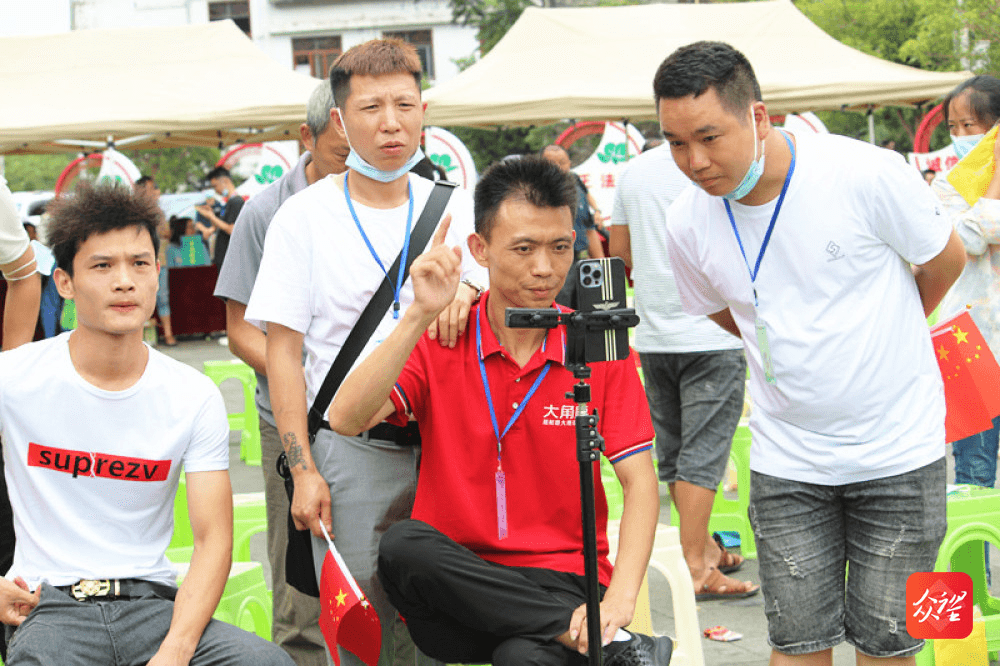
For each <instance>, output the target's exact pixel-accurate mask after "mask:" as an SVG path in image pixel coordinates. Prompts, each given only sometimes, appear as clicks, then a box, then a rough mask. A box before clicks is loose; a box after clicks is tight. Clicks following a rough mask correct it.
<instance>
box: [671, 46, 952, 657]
mask: <svg viewBox="0 0 1000 666" xmlns="http://www.w3.org/2000/svg"><path fill="white" fill-rule="evenodd" d="M653 87H654V91H655V95H656V100H657V111H658V115H659V120H660V126H661V128H662V129H663V132H664V136H665V137H666V139H667V142H668V143H669V144H670V150H671V152H672V153H673V157H674V160H675V161H676V162H677V165H678V166H679V167H680V169H681V170H682V171H683V172H684V174H685V175H686V176H688V178H690V179H691V180H693V181H694V182H695V183H696V184H697V185H698V188H691V189H690V190H688V191H687V192H685V193H684V194H682V195H681V197H680V198H679V199H678V200H677V201H676V202H675V203H674V205H673V207H672V208H671V210H670V215H669V220H668V241H669V245H668V250H669V253H670V263H671V265H672V266H673V269H674V276H675V278H676V280H677V285H678V289H679V291H680V296H681V301H682V303H683V305H684V309H685V311H687V312H689V313H691V314H701V315H708V316H709V318H711V319H712V320H714V321H715V322H716V323H717V324H719V325H720V326H722V327H723V328H724V329H726V330H727V331H729V332H730V333H732V334H733V335H736V336H739V337H742V339H743V344H744V350H745V352H746V357H747V363H748V365H749V367H750V392H751V396H752V398H753V411H752V413H751V421H750V428H751V432H752V434H753V446H752V449H751V458H750V468H751V480H750V519H751V522H752V523H753V526H754V534H755V536H756V537H757V544H758V553H759V556H760V573H761V581H762V584H763V591H764V602H765V607H764V610H765V613H766V615H767V618H768V633H769V642H770V644H771V646H772V647H773V649H774V651H773V652H772V656H771V664H772V665H775V666H782V665H786V664H810V665H813V664H830V663H832V647H833V646H834V645H836V644H837V643H839V642H841V641H843V640H844V639H845V638H846V639H847V640H848V641H849V642H850V643H851V644H853V645H854V647H855V648H856V650H857V659H858V663H859V664H861V665H863V666H864V665H868V664H878V663H885V661H884V660H890V659H894V661H892V662H891V663H893V664H906V663H910V664H912V663H913V658H912V655H914V654H916V653H917V652H918V651H919V650H920V649H921V647H922V643H923V641H921V640H916V639H914V638H912V637H911V636H910V635H909V634H908V633H906V630H905V627H906V599H905V594H906V592H905V590H906V579H907V577H908V576H909V574H911V573H914V572H916V571H930V570H933V568H934V562H935V559H936V556H937V550H938V546H939V545H940V542H941V539H942V538H943V537H944V532H945V497H944V493H945V489H944V486H945V463H944V413H945V405H944V396H943V388H942V381H941V375H940V372H939V370H938V367H937V363H936V360H935V357H934V351H933V348H932V346H931V340H930V335H929V333H928V329H927V325H926V322H925V319H924V318H925V316H926V315H927V314H929V313H930V312H931V311H932V310H933V309H934V308H935V306H936V305H937V304H938V302H939V301H940V300H941V298H942V297H943V296H944V294H945V292H946V291H947V290H948V287H949V286H950V285H951V284H952V283H953V282H954V281H955V279H956V278H957V277H958V275H959V274H960V273H961V270H962V266H963V264H964V259H965V258H964V251H963V249H962V244H961V241H960V240H959V239H958V236H956V235H955V234H954V233H953V232H952V230H951V227H950V225H949V224H948V221H947V219H945V218H944V217H943V216H942V215H941V212H940V208H939V206H938V203H937V200H936V198H935V197H934V196H933V193H931V192H930V191H929V189H928V188H927V186H926V185H925V184H924V182H923V180H922V179H921V178H920V174H919V173H917V172H916V171H915V170H914V169H913V168H912V167H910V166H908V165H907V164H906V163H905V162H904V160H903V159H902V158H901V157H900V156H899V155H898V154H894V153H892V152H889V151H885V150H881V149H879V148H878V147H875V146H870V145H868V144H864V143H861V142H858V141H855V140H853V139H847V138H844V137H839V136H833V135H816V136H811V135H809V136H807V135H803V136H792V135H791V134H788V133H783V132H779V131H775V130H773V129H772V127H771V125H770V122H769V119H768V113H767V108H766V107H765V105H764V103H763V102H761V101H760V99H761V95H760V87H759V85H758V83H757V81H756V78H755V76H754V74H753V69H752V67H751V66H750V63H749V62H748V61H747V59H746V58H745V57H744V56H743V55H742V54H741V53H739V52H738V51H736V50H735V49H733V48H732V47H730V46H729V45H727V44H721V43H718V42H699V43H696V44H691V45H689V46H686V47H682V48H680V49H678V50H677V51H675V52H674V53H673V54H672V55H671V56H670V57H668V58H667V59H666V60H665V61H664V62H663V63H662V64H661V65H660V68H659V69H658V71H657V73H656V76H655V78H654V82H653ZM765 158H766V159H765ZM845 563H849V565H850V566H849V570H848V573H847V575H846V579H845ZM845 589H846V594H845Z"/></svg>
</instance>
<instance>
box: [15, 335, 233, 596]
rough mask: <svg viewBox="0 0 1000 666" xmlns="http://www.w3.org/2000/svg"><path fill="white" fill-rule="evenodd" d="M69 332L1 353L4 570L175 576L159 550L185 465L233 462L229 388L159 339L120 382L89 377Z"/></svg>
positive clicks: (63, 578)
mask: <svg viewBox="0 0 1000 666" xmlns="http://www.w3.org/2000/svg"><path fill="white" fill-rule="evenodd" d="M71 335H72V332H67V333H63V334H62V335H59V336H57V337H55V338H50V339H48V340H43V341H41V342H35V343H32V344H28V345H24V346H22V347H19V348H17V349H14V350H12V351H7V352H4V353H3V354H0V434H2V435H3V455H4V466H5V468H6V475H7V488H8V490H9V492H10V503H11V506H12V508H13V510H14V531H15V534H16V536H17V543H16V547H15V551H14V564H13V566H12V567H11V570H10V573H9V574H8V575H9V576H15V575H18V576H23V577H24V579H25V580H26V581H27V582H28V585H29V586H30V587H32V588H34V587H35V586H36V585H38V583H39V582H40V581H43V580H45V581H48V582H49V583H50V584H52V585H68V584H70V583H75V582H76V581H78V580H80V579H100V578H142V579H145V580H151V581H155V582H160V583H165V584H172V583H173V582H174V581H175V572H174V568H173V566H172V565H171V564H170V562H168V561H167V559H166V557H165V556H164V552H165V551H166V549H167V545H168V544H169V543H170V538H171V536H172V534H173V528H174V496H175V495H176V494H177V480H178V478H179V477H180V473H181V467H182V466H183V468H184V469H185V470H187V472H189V473H190V472H204V471H215V470H225V469H228V467H229V424H228V423H227V420H226V409H225V405H224V404H223V401H222V395H221V394H220V393H219V391H218V389H217V388H216V387H215V385H214V384H213V383H212V382H211V380H209V379H208V378H207V377H205V376H204V375H202V374H201V373H199V372H197V371H196V370H194V369H192V368H190V367H189V366H187V365H184V364H183V363H179V362H178V361H175V360H173V359H171V358H169V357H167V356H165V355H163V354H161V353H159V352H157V351H156V350H154V349H150V350H149V361H148V362H147V364H146V369H145V370H144V372H143V374H142V377H141V378H140V379H139V381H137V382H136V383H135V384H134V385H133V386H131V387H130V388H128V389H125V390H124V391H105V390H103V389H99V388H97V387H96V386H94V385H92V384H90V383H89V382H87V381H86V380H84V379H83V378H82V377H81V376H80V375H79V374H78V373H77V372H76V369H75V368H74V367H73V363H72V361H71V360H70V355H69V346H68V344H67V343H68V340H69V338H70V336H71Z"/></svg>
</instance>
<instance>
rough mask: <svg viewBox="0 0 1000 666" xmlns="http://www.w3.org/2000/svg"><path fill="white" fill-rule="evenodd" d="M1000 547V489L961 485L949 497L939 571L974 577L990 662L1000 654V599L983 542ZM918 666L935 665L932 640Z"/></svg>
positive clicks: (974, 598)
mask: <svg viewBox="0 0 1000 666" xmlns="http://www.w3.org/2000/svg"><path fill="white" fill-rule="evenodd" d="M985 541H989V542H991V543H993V544H994V545H1000V489H997V488H978V487H976V486H965V485H963V486H959V487H958V490H956V491H954V492H951V493H949V494H948V531H947V532H946V533H945V536H944V540H943V541H942V542H941V548H940V549H938V557H937V562H936V563H935V565H934V570H935V571H949V570H951V571H962V572H964V573H967V574H969V577H970V578H972V603H973V604H975V605H977V606H979V610H981V611H982V613H983V621H984V622H985V623H986V645H987V649H988V650H989V653H990V659H991V660H996V658H997V653H998V652H1000V598H997V597H993V596H990V594H989V588H988V587H987V586H986V564H985V561H984V557H983V543H984V542H985ZM916 660H917V666H934V645H933V641H930V640H928V641H927V643H926V644H925V645H924V649H923V650H922V651H921V652H919V653H918V654H917V658H916Z"/></svg>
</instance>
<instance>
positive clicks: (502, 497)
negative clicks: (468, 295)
mask: <svg viewBox="0 0 1000 666" xmlns="http://www.w3.org/2000/svg"><path fill="white" fill-rule="evenodd" d="M485 307H486V305H485V303H484V304H482V305H480V306H479V313H478V314H477V316H476V357H477V358H478V359H479V375H480V378H481V379H482V381H483V391H484V392H485V393H486V404H487V406H488V407H489V410H490V421H491V423H492V424H493V434H494V435H495V436H496V440H497V471H496V473H495V474H494V475H493V477H494V481H495V483H496V493H497V495H496V496H497V539H498V540H500V541H503V540H504V539H506V538H507V532H508V530H507V476H506V475H505V474H504V471H503V444H502V442H503V438H504V435H506V434H507V432H508V431H509V430H510V428H511V426H512V425H514V423H515V422H516V421H517V419H518V417H519V416H521V414H522V413H523V412H524V408H525V407H527V406H528V401H529V400H531V397H532V396H533V395H535V391H537V390H538V387H539V386H540V385H541V383H542V380H543V379H545V375H547V374H548V373H549V368H551V367H552V361H546V363H545V367H543V368H542V371H541V372H539V373H538V377H537V378H535V381H534V383H533V384H532V385H531V388H529V389H528V392H527V393H526V394H525V395H524V398H522V399H521V402H520V404H519V405H518V406H517V409H516V410H515V411H514V414H513V415H512V416H511V417H510V420H509V421H508V422H507V426H506V427H505V428H504V429H503V432H500V424H499V423H498V422H497V414H496V410H495V409H494V408H493V395H492V393H491V392H490V381H489V379H487V377H486V363H485V362H484V361H483V316H484V315H483V309H485ZM542 349H545V346H544V343H543V344H542Z"/></svg>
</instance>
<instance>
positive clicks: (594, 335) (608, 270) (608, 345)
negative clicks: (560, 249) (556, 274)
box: [569, 257, 629, 363]
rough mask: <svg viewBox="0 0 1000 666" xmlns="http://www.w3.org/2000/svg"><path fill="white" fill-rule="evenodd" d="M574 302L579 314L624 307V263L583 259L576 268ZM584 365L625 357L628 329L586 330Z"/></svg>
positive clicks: (611, 260)
mask: <svg viewBox="0 0 1000 666" xmlns="http://www.w3.org/2000/svg"><path fill="white" fill-rule="evenodd" d="M574 272H575V276H573V275H571V276H570V278H569V279H574V278H575V279H576V280H577V281H578V282H577V285H576V302H577V310H578V311H580V312H607V311H608V310H621V309H624V308H627V307H628V303H627V302H626V300H627V299H626V289H627V287H628V281H627V279H626V278H625V262H624V261H622V259H621V258H620V257H610V258H605V259H584V260H583V261H580V262H578V263H577V265H576V271H574ZM585 345H586V354H587V362H588V363H595V362H600V361H621V360H624V359H627V358H628V356H629V347H628V328H618V329H609V330H588V331H587V334H586V343H585Z"/></svg>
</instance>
